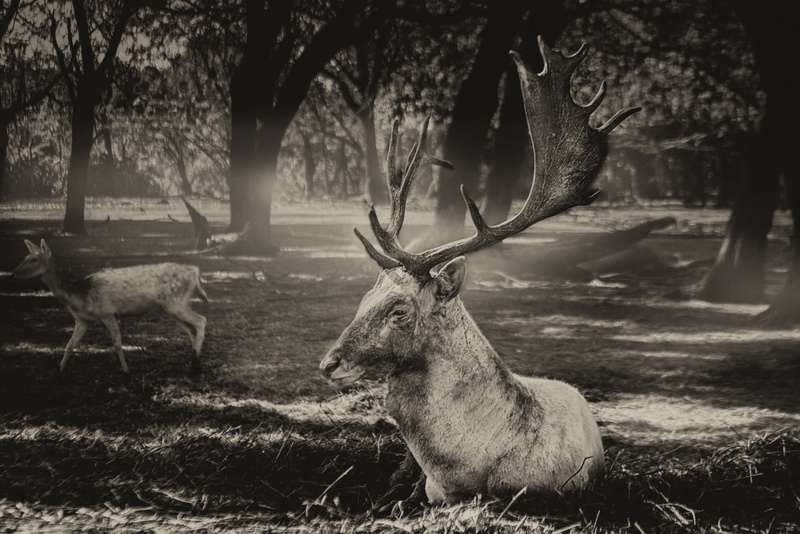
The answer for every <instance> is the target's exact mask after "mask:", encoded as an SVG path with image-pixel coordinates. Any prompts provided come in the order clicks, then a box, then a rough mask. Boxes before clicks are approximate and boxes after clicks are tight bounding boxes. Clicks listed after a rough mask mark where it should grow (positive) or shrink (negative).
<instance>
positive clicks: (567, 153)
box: [320, 38, 639, 387]
mask: <svg viewBox="0 0 800 534" xmlns="http://www.w3.org/2000/svg"><path fill="white" fill-rule="evenodd" d="M539 50H540V51H541V54H542V58H543V59H544V68H543V69H542V71H541V72H540V73H538V74H536V73H534V72H532V71H531V70H530V69H529V68H528V67H527V66H526V65H525V64H524V63H523V62H522V60H521V59H520V57H519V56H518V55H517V54H516V53H513V52H512V56H513V58H514V60H515V62H516V64H517V70H518V72H519V77H520V82H521V87H522V96H523V102H524V105H525V115H526V119H527V121H528V131H529V134H530V138H531V141H532V143H533V146H534V173H533V181H532V183H531V189H530V192H529V194H528V199H527V200H526V201H525V205H524V206H523V207H522V209H521V210H520V212H519V213H517V214H516V215H515V216H514V217H513V218H511V219H509V220H507V221H505V222H503V223H500V224H498V225H495V226H490V225H488V224H487V223H486V221H484V219H483V216H481V214H480V211H479V210H478V207H477V205H476V204H475V202H474V201H473V200H472V199H471V198H470V196H469V195H468V194H467V192H466V190H465V189H464V187H463V186H462V187H461V194H462V196H463V197H464V202H465V203H466V205H467V209H468V211H469V214H470V217H471V219H472V223H473V225H474V226H475V234H474V235H472V236H471V237H467V238H463V239H460V240H457V241H454V242H451V243H446V244H444V245H440V246H438V247H434V248H432V249H429V250H426V251H423V252H419V253H412V252H408V251H406V250H404V249H403V247H402V246H401V244H400V240H399V235H400V229H401V228H402V225H403V219H404V216H405V207H406V200H407V198H408V193H409V191H410V189H411V185H412V183H413V180H414V178H415V176H416V174H417V171H418V169H419V166H420V164H421V162H422V160H423V159H425V158H428V159H431V160H433V161H435V162H438V163H440V164H445V165H448V164H447V163H446V162H442V161H441V160H437V159H436V158H432V157H430V156H425V155H424V154H423V147H424V145H425V140H426V136H427V129H428V119H426V120H425V122H424V123H423V125H422V128H421V131H420V134H419V139H418V140H417V142H416V143H415V144H414V146H413V147H412V148H411V151H410V153H409V154H408V158H407V163H406V165H405V168H398V166H397V144H398V130H399V123H398V122H397V121H395V122H394V124H393V125H392V132H391V136H390V137H389V146H388V156H387V164H386V173H387V182H388V186H389V192H390V197H391V205H390V208H391V214H390V219H389V224H388V225H387V226H386V228H384V227H383V226H381V224H380V222H379V221H378V217H377V214H376V213H375V209H374V207H370V211H369V220H370V225H371V227H372V231H373V233H374V234H375V237H376V239H377V240H378V243H379V244H380V246H381V248H382V249H383V252H380V251H378V250H377V249H376V248H375V247H374V246H373V245H372V243H370V242H369V240H367V238H365V237H364V236H363V235H362V234H361V232H359V231H358V230H357V229H355V233H356V235H357V236H358V238H359V239H360V240H361V242H362V243H363V245H364V247H365V249H366V251H367V254H368V255H369V256H370V257H371V258H372V259H373V260H375V261H376V262H377V263H378V265H380V266H381V267H382V268H383V272H382V273H381V274H380V275H379V276H378V281H377V282H376V284H375V286H374V287H373V288H372V289H371V290H370V291H369V292H368V293H367V294H366V295H365V296H364V298H363V299H362V300H361V304H360V306H359V308H358V311H357V312H356V317H355V319H353V322H352V323H351V324H350V325H349V326H348V327H347V328H346V329H345V331H344V332H343V333H342V335H341V336H340V337H339V340H338V341H337V342H336V343H335V344H334V346H333V347H332V348H331V349H330V351H329V352H328V354H327V355H326V356H325V358H323V360H322V362H321V363H320V369H321V371H322V374H323V376H325V377H326V378H328V379H329V380H331V382H333V383H334V385H336V386H339V387H344V386H346V385H349V384H352V383H354V382H356V381H357V380H359V379H360V378H361V377H362V376H364V377H376V376H378V375H386V374H391V373H393V372H396V371H398V370H402V369H404V368H412V367H415V366H424V364H425V362H424V361H423V360H424V355H429V354H430V353H431V352H430V351H426V350H425V349H426V346H429V345H430V344H431V343H435V342H440V341H441V340H442V339H443V338H442V337H441V334H442V331H443V330H445V329H447V328H448V321H451V325H452V321H454V320H458V318H457V316H456V315H454V314H453V311H454V310H462V309H463V308H461V306H460V304H458V305H456V304H457V302H458V300H459V299H457V298H456V297H457V295H458V292H459V290H460V289H461V286H462V284H463V281H464V277H465V274H466V261H465V259H464V255H465V254H467V253H469V252H475V251H477V250H480V249H483V248H486V247H488V246H491V245H493V244H495V243H498V242H500V241H502V240H503V239H506V238H507V237H510V236H512V235H515V234H518V233H520V232H522V231H523V230H525V229H526V228H528V227H530V226H531V225H533V224H535V223H537V222H539V221H541V220H543V219H546V218H548V217H552V216H553V215H556V214H558V213H561V212H562V211H564V210H567V209H569V208H571V207H574V206H581V205H588V204H590V203H591V202H592V201H593V200H594V199H595V198H596V196H597V194H598V193H599V191H597V190H595V189H592V187H591V184H592V181H593V180H594V178H595V177H596V175H597V172H598V170H599V168H600V165H601V164H602V162H603V160H604V158H605V155H606V147H607V143H606V136H607V135H608V133H609V132H611V130H613V129H614V128H615V127H616V126H617V125H619V124H620V123H621V122H622V121H623V120H625V118H627V117H628V116H630V115H632V114H633V113H635V112H637V111H638V110H639V108H628V109H624V110H621V111H619V112H617V113H616V114H615V115H614V116H613V117H611V118H610V119H609V120H608V121H607V122H606V123H605V124H604V125H602V126H600V127H599V128H594V127H592V126H590V125H589V117H590V116H591V115H592V113H593V112H594V111H595V110H596V109H597V108H598V107H599V106H600V103H601V102H602V100H603V98H604V96H605V83H603V84H602V85H601V86H600V90H599V91H598V93H597V96H595V98H594V99H592V101H591V102H589V103H588V104H586V105H585V106H581V105H578V104H576V103H575V102H574V100H573V99H572V97H571V96H570V91H569V83H570V79H571V77H572V74H573V73H574V72H575V69H576V68H577V67H578V65H580V63H581V62H582V61H583V59H584V58H585V57H586V48H585V46H582V47H581V48H580V50H578V52H576V53H575V54H574V55H572V56H563V55H561V54H557V53H555V52H553V51H552V50H551V49H550V48H549V47H548V46H547V45H546V44H545V43H544V41H542V39H541V38H540V39H539ZM443 264H444V267H442V268H441V269H438V270H437V269H435V267H437V266H439V265H443ZM434 271H435V272H434Z"/></svg>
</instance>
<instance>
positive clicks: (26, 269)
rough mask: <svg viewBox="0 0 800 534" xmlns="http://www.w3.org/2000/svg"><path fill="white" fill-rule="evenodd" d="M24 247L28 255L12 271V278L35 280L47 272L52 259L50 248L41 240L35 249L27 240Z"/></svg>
mask: <svg viewBox="0 0 800 534" xmlns="http://www.w3.org/2000/svg"><path fill="white" fill-rule="evenodd" d="M25 246H26V247H28V255H27V256H26V257H25V259H24V260H22V263H20V264H19V265H17V267H16V269H14V272H13V274H14V278H17V279H20V280H24V279H26V278H36V277H37V276H42V275H43V274H44V273H46V272H47V269H48V266H49V264H50V261H51V258H52V257H53V254H52V252H50V247H48V246H47V243H45V242H44V239H42V242H41V244H40V245H39V246H38V247H37V246H36V245H35V244H34V243H31V242H30V241H28V240H27V239H26V240H25Z"/></svg>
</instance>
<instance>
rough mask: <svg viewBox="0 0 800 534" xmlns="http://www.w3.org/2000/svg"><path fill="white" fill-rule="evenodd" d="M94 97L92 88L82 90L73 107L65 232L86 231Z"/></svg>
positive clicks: (76, 232)
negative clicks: (87, 179)
mask: <svg viewBox="0 0 800 534" xmlns="http://www.w3.org/2000/svg"><path fill="white" fill-rule="evenodd" d="M94 106H95V99H94V98H92V95H91V92H90V91H89V90H85V89H84V90H79V93H78V95H77V98H76V99H75V102H74V103H73V106H72V148H71V149H70V157H69V169H68V170H67V209H66V213H65V214H64V225H63V227H62V229H61V231H62V232H64V233H69V234H85V233H86V225H85V219H84V213H85V200H86V178H87V174H88V170H89V157H90V155H91V152H92V145H93V143H94Z"/></svg>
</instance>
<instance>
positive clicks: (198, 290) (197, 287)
mask: <svg viewBox="0 0 800 534" xmlns="http://www.w3.org/2000/svg"><path fill="white" fill-rule="evenodd" d="M195 272H196V274H197V278H196V280H195V284H194V293H195V295H197V296H198V297H200V298H201V299H202V300H203V302H205V303H208V295H206V291H205V289H203V284H202V283H201V282H200V271H199V270H197V271H195Z"/></svg>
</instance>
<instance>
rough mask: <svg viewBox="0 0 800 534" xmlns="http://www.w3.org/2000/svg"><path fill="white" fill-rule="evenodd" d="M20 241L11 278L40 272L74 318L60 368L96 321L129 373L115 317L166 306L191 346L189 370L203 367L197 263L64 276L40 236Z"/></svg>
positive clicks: (202, 293) (203, 322)
mask: <svg viewBox="0 0 800 534" xmlns="http://www.w3.org/2000/svg"><path fill="white" fill-rule="evenodd" d="M25 246H26V247H28V252H29V254H28V256H27V257H26V258H25V259H24V260H23V261H22V263H20V264H19V265H18V266H17V268H16V269H14V272H13V274H14V277H15V278H18V279H26V278H35V277H37V276H39V277H41V279H42V282H44V283H45V285H47V287H49V288H50V291H52V292H53V295H55V297H56V298H57V299H58V300H60V301H61V302H62V303H64V305H66V307H67V309H68V310H69V312H70V313H71V314H72V316H73V317H74V318H75V330H74V331H73V332H72V337H71V338H70V340H69V342H68V343H67V348H66V349H65V350H64V357H63V358H62V359H61V365H60V367H59V370H60V372H63V371H64V369H65V368H66V366H67V362H69V358H70V356H71V355H72V351H73V350H74V349H75V347H76V346H77V345H78V343H80V341H81V339H82V338H83V335H84V334H85V333H86V330H87V329H88V328H89V323H91V322H100V323H102V325H103V326H105V328H106V330H108V333H109V334H111V339H112V340H113V342H114V350H115V351H116V353H117V356H118V357H119V364H120V366H121V367H122V372H123V373H125V374H126V375H129V371H128V364H127V363H126V362H125V354H124V353H123V351H122V337H121V335H120V331H119V323H118V322H117V319H118V318H119V317H122V316H126V315H141V314H144V313H147V312H149V311H151V310H163V311H165V312H166V313H167V314H168V315H170V316H171V317H172V318H173V319H175V321H177V322H178V324H179V325H180V326H181V328H183V330H184V331H186V333H187V334H188V335H189V339H190V340H191V342H192V347H193V349H194V352H193V354H192V371H193V372H194V373H200V372H202V365H201V364H200V350H201V349H202V347H203V339H204V338H205V329H206V318H205V317H203V316H202V315H200V314H199V313H196V312H194V311H193V310H192V308H191V307H190V306H189V300H190V299H191V298H192V296H193V295H197V296H199V297H200V298H201V299H203V301H205V302H208V295H206V292H205V291H204V290H203V287H202V286H201V285H200V270H199V269H198V268H197V267H194V266H191V265H178V264H176V263H158V264H154V265H138V266H134V267H122V268H118V269H104V270H102V271H98V272H96V273H94V274H90V275H89V276H87V277H85V278H82V279H80V280H68V279H66V278H64V277H62V276H61V275H59V273H58V272H57V271H56V269H55V266H54V265H53V254H52V252H51V251H50V247H48V246H47V243H45V242H44V239H42V242H41V244H40V245H39V246H38V247H37V246H36V245H35V244H33V243H31V242H30V241H28V240H27V239H26V240H25Z"/></svg>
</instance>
